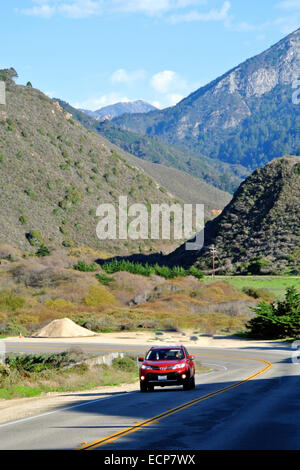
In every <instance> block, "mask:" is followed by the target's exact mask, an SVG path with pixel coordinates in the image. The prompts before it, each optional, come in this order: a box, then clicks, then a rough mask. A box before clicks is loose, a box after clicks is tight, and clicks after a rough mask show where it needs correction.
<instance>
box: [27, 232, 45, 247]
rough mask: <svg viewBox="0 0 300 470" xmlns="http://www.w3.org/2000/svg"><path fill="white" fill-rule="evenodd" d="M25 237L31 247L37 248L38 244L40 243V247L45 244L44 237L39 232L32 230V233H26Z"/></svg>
mask: <svg viewBox="0 0 300 470" xmlns="http://www.w3.org/2000/svg"><path fill="white" fill-rule="evenodd" d="M25 236H26V238H27V240H28V241H29V243H30V245H31V246H36V245H37V243H39V245H42V244H43V236H42V234H41V233H40V232H38V231H37V230H30V232H28V233H26V235H25Z"/></svg>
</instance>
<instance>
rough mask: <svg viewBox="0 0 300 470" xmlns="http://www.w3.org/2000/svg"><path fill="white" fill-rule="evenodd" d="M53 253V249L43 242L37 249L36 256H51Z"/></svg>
mask: <svg viewBox="0 0 300 470" xmlns="http://www.w3.org/2000/svg"><path fill="white" fill-rule="evenodd" d="M49 255H51V250H50V248H48V247H47V246H45V245H44V244H41V245H40V247H39V249H38V250H37V252H36V256H38V257H40V258H42V257H44V256H49Z"/></svg>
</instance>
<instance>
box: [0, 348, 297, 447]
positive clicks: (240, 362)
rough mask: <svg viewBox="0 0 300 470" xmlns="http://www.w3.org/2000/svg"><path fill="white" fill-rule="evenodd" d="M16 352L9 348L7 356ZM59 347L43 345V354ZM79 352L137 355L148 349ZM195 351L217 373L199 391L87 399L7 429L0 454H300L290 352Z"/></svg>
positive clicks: (205, 377) (200, 379)
mask: <svg viewBox="0 0 300 470" xmlns="http://www.w3.org/2000/svg"><path fill="white" fill-rule="evenodd" d="M15 346H16V345H15V344H14V345H13V344H7V349H8V350H16V347H15ZM34 346H35V344H32V345H29V344H28V343H26V347H25V348H24V345H21V344H19V345H18V348H19V349H18V350H22V348H23V350H25V351H26V352H29V351H30V350H32V351H36V349H35V347H34ZM30 347H31V349H30ZM53 347H54V346H53V344H49V343H48V344H47V343H46V342H45V343H43V350H44V351H45V350H47V348H48V350H49V351H50V350H51V351H53ZM80 347H81V348H82V349H84V350H86V351H91V352H93V353H95V352H103V351H111V350H112V349H114V350H117V351H121V350H127V351H128V352H131V353H136V354H137V355H138V354H139V353H141V352H145V350H146V349H147V347H146V346H145V347H140V346H136V345H135V346H133V345H132V346H130V345H129V346H119V345H102V346H101V345H100V346H99V345H94V346H93V345H91V344H86V345H83V344H80ZM55 348H56V350H61V349H60V348H64V349H65V345H64V344H63V343H62V344H56V345H55ZM188 349H189V351H190V352H191V353H193V354H196V355H197V358H198V359H200V361H201V362H202V363H203V365H208V366H209V367H210V368H211V371H210V372H208V373H204V374H199V375H198V376H197V378H196V389H195V390H190V391H183V390H182V389H181V388H175V387H172V388H157V389H155V391H154V392H153V393H146V394H142V393H140V392H139V390H138V389H137V390H136V391H131V392H128V393H121V394H120V393H117V394H115V395H108V396H106V397H104V398H103V397H101V398H99V397H97V394H95V395H93V394H87V396H86V401H85V402H81V403H80V404H77V405H70V406H67V407H64V408H63V409H59V410H55V412H51V413H45V414H41V415H39V416H33V417H29V418H25V419H21V420H18V421H15V422H8V423H4V424H1V425H0V449H7V450H8V449H13V450H16V449H43V450H46V449H62V450H66V449H78V448H81V449H103V450H104V449H105V450H109V451H113V450H130V449H131V450H139V449H144V450H149V449H152V450H157V449H159V450H189V449H192V450H202V449H205V450H237V449H239V450H249V449H251V450H287V449H289V450H299V449H300V433H299V422H300V393H299V390H300V364H295V363H293V362H292V360H291V358H292V350H291V349H290V348H288V347H284V346H283V347H280V346H278V347H276V349H275V348H274V349H273V348H272V347H271V348H262V349H252V348H242V349H241V348H240V349H230V350H229V349H222V350H221V349H216V348H211V349H207V348H206V349H204V348H196V347H195V348H188ZM79 395H80V396H82V397H85V394H84V392H82V393H80V394H79Z"/></svg>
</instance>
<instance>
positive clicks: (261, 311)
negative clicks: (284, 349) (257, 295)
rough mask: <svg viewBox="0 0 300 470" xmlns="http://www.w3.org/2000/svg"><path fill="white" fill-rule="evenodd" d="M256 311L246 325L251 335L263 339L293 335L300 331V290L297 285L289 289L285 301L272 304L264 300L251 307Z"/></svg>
mask: <svg viewBox="0 0 300 470" xmlns="http://www.w3.org/2000/svg"><path fill="white" fill-rule="evenodd" d="M251 310H253V311H254V312H255V313H256V317H255V318H252V319H251V320H250V321H249V322H248V323H247V325H246V327H247V329H248V330H249V336H252V337H255V338H263V339H277V338H286V337H293V336H296V335H298V334H299V331H300V292H299V291H297V290H296V288H295V287H290V288H288V289H287V291H286V294H285V299H284V300H283V301H275V302H273V303H271V304H268V303H266V302H265V301H262V302H260V303H259V304H258V307H256V308H253V307H252V308H251Z"/></svg>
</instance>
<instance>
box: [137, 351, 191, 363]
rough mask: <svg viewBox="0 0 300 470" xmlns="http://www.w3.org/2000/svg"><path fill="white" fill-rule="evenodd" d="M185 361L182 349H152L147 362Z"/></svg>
mask: <svg viewBox="0 0 300 470" xmlns="http://www.w3.org/2000/svg"><path fill="white" fill-rule="evenodd" d="M178 359H179V360H180V359H184V354H183V351H182V349H152V350H151V351H149V353H148V354H147V357H146V360H147V361H172V360H173V361H176V360H178Z"/></svg>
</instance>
